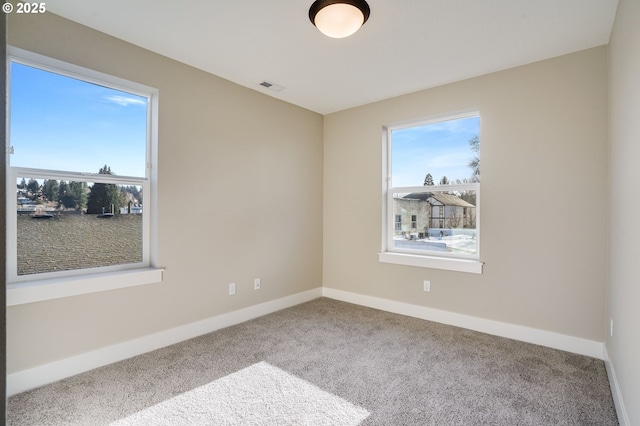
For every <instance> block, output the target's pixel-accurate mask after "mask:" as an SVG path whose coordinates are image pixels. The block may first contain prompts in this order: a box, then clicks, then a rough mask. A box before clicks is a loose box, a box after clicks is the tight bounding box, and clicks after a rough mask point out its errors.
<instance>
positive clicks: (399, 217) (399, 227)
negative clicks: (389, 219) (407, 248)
mask: <svg viewBox="0 0 640 426" xmlns="http://www.w3.org/2000/svg"><path fill="white" fill-rule="evenodd" d="M396 231H402V215H401V214H397V215H396Z"/></svg>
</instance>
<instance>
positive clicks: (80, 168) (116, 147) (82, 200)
mask: <svg viewBox="0 0 640 426" xmlns="http://www.w3.org/2000/svg"><path fill="white" fill-rule="evenodd" d="M27 56H29V57H31V56H33V57H38V59H42V61H43V64H42V67H40V64H39V63H32V61H31V60H28V61H26V60H25V61H24V62H25V63H23V62H22V60H21V59H15V58H13V57H12V58H11V60H10V79H9V82H10V86H9V126H10V127H9V129H10V131H9V139H8V144H9V146H10V147H11V148H10V149H9V152H10V156H9V168H8V169H7V176H8V179H7V182H10V184H9V186H8V190H9V193H12V192H13V191H15V194H16V195H15V198H13V197H9V198H8V200H7V207H8V212H10V214H8V215H7V218H8V221H7V259H8V262H7V273H8V281H9V282H16V281H25V280H33V279H45V278H55V277H59V276H66V275H78V274H81V273H82V274H86V273H88V272H98V271H105V272H106V271H115V270H121V269H131V268H139V267H145V266H150V223H149V222H150V217H151V216H150V215H151V212H150V209H149V208H148V206H149V205H150V204H148V199H147V198H148V197H147V195H148V194H151V181H150V176H149V170H150V169H149V167H148V166H150V158H151V139H152V138H151V131H150V129H151V119H152V118H151V117H152V116H154V115H153V114H151V112H150V107H151V102H150V100H151V99H152V96H153V94H152V92H149V93H148V94H145V93H146V89H149V90H150V91H151V90H153V89H151V88H143V86H140V85H137V84H135V83H130V84H131V87H136V88H135V89H133V88H132V89H131V91H127V90H124V87H128V84H129V83H128V82H124V81H123V80H119V79H115V78H112V77H110V76H105V75H102V74H100V75H99V76H100V77H101V78H105V81H104V82H103V81H100V80H99V79H97V78H96V77H95V76H96V75H98V73H95V72H92V71H90V70H84V69H79V68H78V67H74V66H72V65H69V64H63V63H60V62H58V61H54V60H50V59H48V58H44V57H39V55H33V54H28V52H27ZM38 62H39V61H38ZM49 63H55V64H56V66H61V67H63V69H65V72H62V71H60V72H58V71H56V72H52V71H49V70H48V69H50V68H49V65H48V64H49ZM67 66H68V67H69V68H68V69H71V70H73V71H71V72H69V73H68V75H65V74H67V73H66V71H67V70H68V69H67V68H64V67H67ZM54 69H57V68H54ZM78 70H79V71H80V74H78ZM83 72H87V75H86V76H85V75H84V74H82V73H83ZM71 75H73V77H72V76H71ZM112 80H113V81H117V83H113V84H112ZM110 86H113V87H110ZM114 87H118V88H114ZM154 119H155V118H154ZM13 185H15V187H14V186H13ZM14 202H15V204H13V203H14ZM89 270H91V271H89Z"/></svg>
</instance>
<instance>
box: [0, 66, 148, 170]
mask: <svg viewBox="0 0 640 426" xmlns="http://www.w3.org/2000/svg"><path fill="white" fill-rule="evenodd" d="M10 93H11V104H10V118H11V121H10V141H11V146H12V147H13V155H11V160H10V161H11V165H12V166H14V167H30V168H37V169H49V170H65V171H73V172H87V173H98V170H99V169H100V168H101V167H102V166H104V165H105V164H108V165H111V167H112V168H113V169H114V172H115V173H116V174H118V175H120V176H137V177H144V176H145V164H146V152H147V127H148V126H147V104H148V99H147V98H146V97H143V96H139V95H136V94H133V93H128V92H123V91H120V90H115V89H111V88H108V87H104V86H100V85H98V84H93V83H89V82H87V81H83V80H79V79H76V78H71V77H67V76H64V75H60V74H56V73H53V72H49V71H45V70H43V69H38V68H35V67H31V66H27V65H23V64H20V63H16V62H11V92H10ZM115 166H117V167H115Z"/></svg>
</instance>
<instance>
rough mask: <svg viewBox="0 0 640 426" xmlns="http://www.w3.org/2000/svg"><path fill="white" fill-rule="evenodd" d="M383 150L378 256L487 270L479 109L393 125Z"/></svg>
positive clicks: (387, 131) (416, 263)
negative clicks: (482, 245) (482, 232)
mask: <svg viewBox="0 0 640 426" xmlns="http://www.w3.org/2000/svg"><path fill="white" fill-rule="evenodd" d="M383 152H384V161H383V176H384V177H385V184H384V191H383V192H384V193H383V203H384V214H383V227H382V228H383V236H382V238H383V242H382V252H381V253H380V261H382V262H389V263H399V264H405V265H411V266H423V267H432V268H439V269H449V270H456V271H462V272H474V273H481V272H482V263H481V262H480V261H479V258H480V257H479V255H480V226H479V224H480V221H479V213H480V211H479V205H480V204H479V202H480V116H479V114H478V113H477V112H474V113H468V114H459V115H455V116H448V117H444V118H437V119H432V120H424V121H420V122H415V123H410V124H404V125H398V126H389V127H387V128H385V132H384V151H383ZM402 217H406V218H411V221H410V222H407V223H402V221H401V220H399V218H402ZM391 218H395V221H394V223H391V222H389V220H391Z"/></svg>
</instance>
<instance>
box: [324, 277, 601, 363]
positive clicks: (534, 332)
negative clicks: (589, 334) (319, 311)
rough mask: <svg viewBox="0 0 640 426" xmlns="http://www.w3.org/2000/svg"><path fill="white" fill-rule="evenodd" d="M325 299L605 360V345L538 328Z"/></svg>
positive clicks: (334, 293) (343, 296)
mask: <svg viewBox="0 0 640 426" xmlns="http://www.w3.org/2000/svg"><path fill="white" fill-rule="evenodd" d="M322 295H323V296H324V297H328V298H331V299H336V300H341V301H343V302H349V303H354V304H356V305H362V306H367V307H369V308H375V309H380V310H382V311H387V312H393V313H396V314H401V315H406V316H410V317H414V318H420V319H424V320H428V321H434V322H439V323H442V324H448V325H453V326H456V327H462V328H466V329H469V330H475V331H480V332H482V333H487V334H492V335H495V336H500V337H507V338H509V339H513V340H520V341H523V342H527V343H533V344H536V345H540V346H546V347H550V348H554V349H560V350H563V351H567V352H572V353H576V354H580V355H586V356H590V357H592V358H597V359H603V357H604V344H603V343H602V342H596V341H593V340H587V339H582V338H580V337H573V336H567V335H564V334H559V333H554V332H551V331H544V330H538V329H535V328H530V327H525V326H521V325H515V324H509V323H504V322H499V321H493V320H488V319H483V318H478V317H472V316H469V315H463V314H457V313H454V312H448V311H441V310H438V309H433V308H427V307H424V306H418V305H411V304H409V303H403V302H396V301H393V300H389V299H382V298H379V297H372V296H364V295H362V294H356V293H350V292H347V291H342V290H335V289H332V288H328V287H323V288H322Z"/></svg>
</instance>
